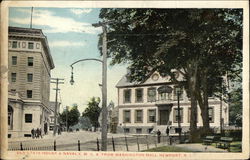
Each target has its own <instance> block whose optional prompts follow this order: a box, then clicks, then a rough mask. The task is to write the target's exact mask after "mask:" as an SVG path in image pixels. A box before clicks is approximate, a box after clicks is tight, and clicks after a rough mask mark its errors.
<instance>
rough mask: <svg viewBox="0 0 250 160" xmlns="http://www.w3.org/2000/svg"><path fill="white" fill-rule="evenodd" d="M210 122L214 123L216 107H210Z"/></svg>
mask: <svg viewBox="0 0 250 160" xmlns="http://www.w3.org/2000/svg"><path fill="white" fill-rule="evenodd" d="M208 117H209V122H210V123H214V107H208Z"/></svg>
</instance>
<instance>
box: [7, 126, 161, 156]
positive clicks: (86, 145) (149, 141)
mask: <svg viewBox="0 0 250 160" xmlns="http://www.w3.org/2000/svg"><path fill="white" fill-rule="evenodd" d="M112 137H113V138H114V144H115V150H116V151H127V147H126V140H127V144H128V150H129V151H138V150H146V149H147V148H153V147H155V146H160V145H163V144H156V143H155V140H156V137H151V136H148V137H146V135H145V136H140V137H138V143H139V148H138V144H137V137H135V136H132V135H126V140H125V135H124V134H112V133H108V150H110V151H112V150H113V145H112ZM97 138H98V140H99V144H100V146H101V133H100V132H90V131H79V132H68V133H67V132H62V134H61V135H57V136H55V137H54V136H53V134H52V132H50V133H49V135H46V136H44V137H43V138H42V139H41V138H39V139H32V138H30V137H29V138H27V137H25V138H12V139H9V149H10V150H20V148H21V146H20V144H21V143H22V147H23V149H25V150H54V141H56V150H57V151H60V150H73V151H77V150H78V140H79V141H80V150H84V151H96V150H97Z"/></svg>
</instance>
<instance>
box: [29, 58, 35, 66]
mask: <svg viewBox="0 0 250 160" xmlns="http://www.w3.org/2000/svg"><path fill="white" fill-rule="evenodd" d="M33 60H34V59H33V57H28V66H33Z"/></svg>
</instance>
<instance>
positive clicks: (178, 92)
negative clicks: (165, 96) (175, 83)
mask: <svg viewBox="0 0 250 160" xmlns="http://www.w3.org/2000/svg"><path fill="white" fill-rule="evenodd" d="M176 92H177V104H178V105H177V107H178V108H177V110H178V119H177V120H178V129H177V131H178V133H179V142H180V143H181V114H180V94H181V88H180V87H177V88H176Z"/></svg>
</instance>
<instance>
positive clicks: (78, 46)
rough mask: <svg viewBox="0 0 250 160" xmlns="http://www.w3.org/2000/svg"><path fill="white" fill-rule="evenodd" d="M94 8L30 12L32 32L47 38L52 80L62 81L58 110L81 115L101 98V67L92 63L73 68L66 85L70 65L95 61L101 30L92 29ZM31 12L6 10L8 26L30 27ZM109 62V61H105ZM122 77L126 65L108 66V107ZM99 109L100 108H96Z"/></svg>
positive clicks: (52, 93) (52, 96) (95, 15)
mask: <svg viewBox="0 0 250 160" xmlns="http://www.w3.org/2000/svg"><path fill="white" fill-rule="evenodd" d="M99 11H100V9H98V8H33V16H32V28H37V29H42V31H43V33H44V34H45V35H46V36H47V40H48V43H49V48H50V52H51V55H52V58H53V61H54V64H55V68H54V69H53V70H51V77H52V78H63V79H64V84H60V85H59V88H60V92H59V95H58V99H59V101H60V102H61V103H62V106H61V108H60V110H61V111H62V110H63V108H65V106H67V105H68V106H72V104H74V103H76V104H78V106H79V107H78V109H79V110H80V112H83V111H84V109H85V108H86V107H87V106H86V105H87V103H88V101H89V100H90V98H91V97H93V96H95V97H100V98H101V88H100V86H99V84H101V83H102V78H101V76H102V65H101V63H98V62H96V61H85V62H80V63H78V64H76V65H74V81H75V83H74V85H70V83H69V81H70V76H71V68H70V65H71V64H72V63H73V62H75V61H77V60H80V59H84V58H98V59H102V57H101V56H100V51H99V50H98V48H97V44H98V39H99V37H98V34H99V33H101V32H102V30H101V28H95V27H92V25H91V24H92V23H97V22H98V21H100V19H99ZM30 17H31V8H24V7H22V8H21V7H18V8H14V7H12V8H9V26H15V27H25V28H29V27H30V22H31V20H30V19H31V18H30ZM108 62H110V59H109V60H108ZM125 73H126V65H125V64H123V65H115V66H110V65H108V73H107V85H108V86H107V89H108V93H107V95H108V103H109V102H110V101H113V102H114V103H115V106H116V105H117V100H118V97H117V88H116V87H115V85H116V84H117V82H118V81H119V80H120V79H121V78H122V76H123V75H124V74H125ZM53 88H55V84H51V90H50V100H51V101H55V90H53ZM100 105H101V104H100Z"/></svg>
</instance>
